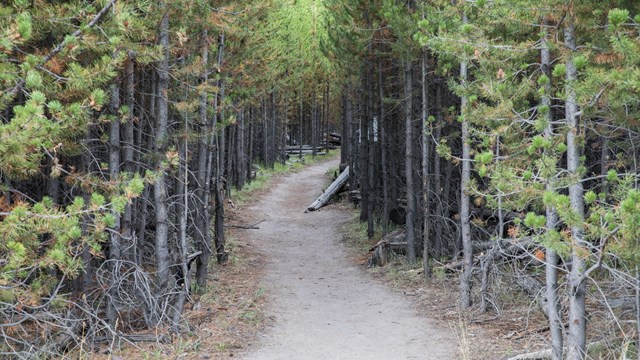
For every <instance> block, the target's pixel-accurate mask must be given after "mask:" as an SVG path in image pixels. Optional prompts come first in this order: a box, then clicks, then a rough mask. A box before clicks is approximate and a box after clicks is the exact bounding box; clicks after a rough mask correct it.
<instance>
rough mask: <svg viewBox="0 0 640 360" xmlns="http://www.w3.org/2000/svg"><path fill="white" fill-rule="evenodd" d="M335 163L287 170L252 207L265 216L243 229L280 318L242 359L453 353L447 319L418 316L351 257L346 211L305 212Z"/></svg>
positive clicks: (442, 356)
mask: <svg viewBox="0 0 640 360" xmlns="http://www.w3.org/2000/svg"><path fill="white" fill-rule="evenodd" d="M336 165H337V162H336V161H330V162H325V163H321V164H317V165H312V166H309V167H307V168H305V169H304V170H302V171H301V172H298V173H295V174H291V175H288V176H285V177H283V178H282V179H281V180H279V181H278V182H277V184H275V185H274V187H273V188H272V189H271V190H269V192H268V193H267V194H265V195H264V196H263V197H261V199H260V200H259V201H258V202H257V203H256V204H255V205H253V206H252V207H251V208H249V209H248V210H249V211H251V212H252V213H253V216H255V217H256V219H260V220H261V219H266V221H265V222H263V223H261V224H260V230H251V231H248V232H247V234H246V235H247V236H249V237H251V239H249V240H248V241H249V243H250V244H251V245H252V246H254V247H255V248H256V249H257V250H258V251H259V252H261V253H264V254H265V255H266V258H267V259H269V260H268V263H267V265H266V267H267V269H266V272H267V274H266V277H265V280H264V287H265V288H266V289H267V291H268V293H269V295H270V299H271V302H272V305H271V306H270V310H269V311H270V315H271V316H272V317H273V318H275V325H274V326H272V327H270V328H268V329H267V333H266V334H263V335H262V336H261V337H260V341H259V343H260V346H259V347H258V348H257V349H255V350H254V351H253V352H251V353H249V354H246V355H245V356H244V357H241V358H243V359H245V360H256V359H283V360H285V359H286V360H290V359H296V360H302V359H313V360H321V359H331V360H336V359H345V360H346V359H349V360H351V359H367V360H373V359H385V360H387V359H433V360H446V359H455V358H456V350H457V340H456V338H455V336H454V335H453V334H452V332H451V331H450V330H449V329H448V328H447V327H446V325H445V326H444V328H443V326H440V327H438V325H437V324H436V322H435V321H431V320H429V319H427V318H424V317H421V316H418V315H417V314H416V312H415V311H414V310H413V308H412V306H411V304H410V303H409V302H408V301H407V300H406V299H404V298H403V297H401V296H399V295H397V294H393V293H391V292H390V291H388V290H387V289H385V288H384V287H383V286H382V285H381V284H379V283H378V282H377V281H375V280H373V279H372V278H371V277H370V276H368V275H367V274H365V273H364V272H363V271H362V269H359V268H358V267H357V266H355V265H353V263H352V262H351V261H350V260H349V259H348V258H347V256H346V254H347V250H346V249H345V248H344V246H343V244H341V243H340V239H341V234H340V232H339V230H340V227H341V225H342V224H344V223H345V222H346V221H348V219H349V215H348V214H346V213H344V212H343V211H340V210H337V209H333V208H332V207H331V206H328V207H325V208H323V209H321V210H319V211H316V212H312V213H307V214H305V213H304V209H305V207H306V206H307V205H309V204H310V203H311V202H313V200H314V199H315V198H316V197H317V196H318V195H319V193H320V192H321V190H322V188H323V186H325V182H326V177H325V176H324V174H325V172H326V171H327V170H328V169H329V168H330V167H332V166H334V167H335V166H336Z"/></svg>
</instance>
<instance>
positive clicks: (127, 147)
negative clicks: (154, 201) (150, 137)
mask: <svg viewBox="0 0 640 360" xmlns="http://www.w3.org/2000/svg"><path fill="white" fill-rule="evenodd" d="M134 75H135V71H134V53H133V51H129V54H128V58H127V61H126V62H125V96H124V99H125V105H127V108H128V110H129V113H128V114H127V122H126V123H125V124H124V131H123V139H122V140H123V141H122V143H123V145H124V146H123V147H122V160H123V167H124V171H126V172H128V173H129V175H130V176H133V173H134V172H135V171H136V166H135V163H134V155H133V149H134V145H135V144H134V121H135V115H134V111H135V82H134ZM121 225H122V226H121V231H120V232H121V233H122V238H123V239H126V241H127V246H126V253H125V254H123V255H124V256H125V258H126V259H128V260H131V261H133V260H134V258H135V249H136V246H135V245H136V243H135V239H133V232H132V228H133V206H132V203H131V202H127V204H126V205H125V207H124V214H123V215H122V224H121Z"/></svg>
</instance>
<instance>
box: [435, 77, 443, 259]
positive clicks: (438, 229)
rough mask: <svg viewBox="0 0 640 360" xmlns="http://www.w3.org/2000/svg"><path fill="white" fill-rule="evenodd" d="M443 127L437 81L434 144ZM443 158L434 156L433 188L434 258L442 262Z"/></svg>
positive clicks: (438, 82) (438, 140) (440, 87)
mask: <svg viewBox="0 0 640 360" xmlns="http://www.w3.org/2000/svg"><path fill="white" fill-rule="evenodd" d="M442 126H443V116H442V84H441V83H440V81H438V80H436V125H435V131H434V139H433V141H434V143H435V144H439V143H440V137H441V134H442ZM440 164H441V158H440V155H439V154H438V153H437V152H436V153H435V154H433V175H434V178H433V187H434V189H435V193H436V194H437V197H438V198H437V199H436V209H435V218H436V219H437V221H435V222H434V225H435V233H436V236H435V239H434V240H435V241H434V246H433V257H434V258H435V259H438V260H440V259H441V257H442V253H443V251H442V250H443V249H442V222H443V221H444V219H443V216H444V213H443V209H442V202H443V201H445V198H444V196H443V191H442V190H443V189H442V184H441V179H442V170H441V168H440Z"/></svg>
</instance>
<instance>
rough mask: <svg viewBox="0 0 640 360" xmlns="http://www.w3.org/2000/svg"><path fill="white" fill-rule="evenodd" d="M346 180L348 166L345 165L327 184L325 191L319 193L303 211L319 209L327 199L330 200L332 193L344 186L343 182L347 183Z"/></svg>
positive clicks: (347, 178)
mask: <svg viewBox="0 0 640 360" xmlns="http://www.w3.org/2000/svg"><path fill="white" fill-rule="evenodd" d="M347 180H349V167H348V166H347V168H346V169H344V171H343V172H342V173H341V174H340V176H338V178H337V179H335V180H334V181H333V182H332V183H331V185H329V187H328V188H327V190H325V192H324V193H322V195H320V196H319V197H318V198H317V199H316V201H314V202H313V204H311V205H309V207H307V210H305V212H307V211H316V210H318V209H320V208H321V207H323V206H325V205H327V203H328V202H329V200H331V198H332V197H333V195H335V194H336V193H338V191H340V189H341V188H342V187H343V186H344V184H346V183H347Z"/></svg>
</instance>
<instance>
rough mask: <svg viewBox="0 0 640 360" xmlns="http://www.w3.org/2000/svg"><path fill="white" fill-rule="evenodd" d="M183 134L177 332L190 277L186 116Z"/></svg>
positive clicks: (178, 211)
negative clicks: (180, 279)
mask: <svg viewBox="0 0 640 360" xmlns="http://www.w3.org/2000/svg"><path fill="white" fill-rule="evenodd" d="M183 127H184V134H183V137H184V138H183V139H182V142H181V144H180V145H179V149H180V150H179V153H180V170H179V171H178V174H179V178H178V179H177V181H176V195H177V197H178V204H177V206H176V215H177V216H178V249H179V252H178V266H180V272H181V273H182V280H183V283H182V288H181V289H178V290H179V291H180V293H179V294H178V300H177V301H176V304H175V306H174V312H173V318H172V324H171V330H172V331H173V332H178V330H179V325H180V318H181V317H182V312H183V310H184V304H185V302H186V300H187V296H188V295H189V289H190V287H191V276H190V270H189V265H188V264H187V256H188V251H189V249H188V247H187V218H188V216H189V211H188V208H189V177H188V176H189V159H188V152H189V148H188V143H187V141H188V139H189V122H188V117H187V114H186V113H185V116H184V124H183Z"/></svg>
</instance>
